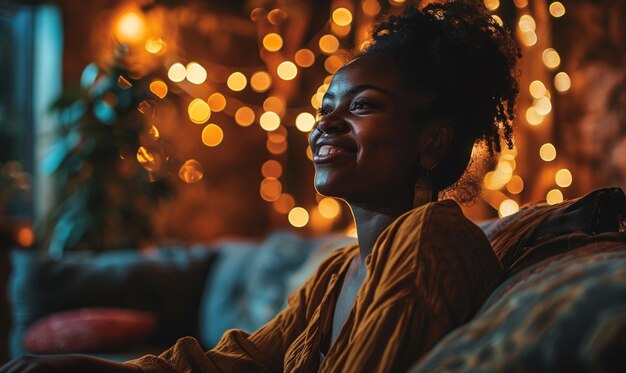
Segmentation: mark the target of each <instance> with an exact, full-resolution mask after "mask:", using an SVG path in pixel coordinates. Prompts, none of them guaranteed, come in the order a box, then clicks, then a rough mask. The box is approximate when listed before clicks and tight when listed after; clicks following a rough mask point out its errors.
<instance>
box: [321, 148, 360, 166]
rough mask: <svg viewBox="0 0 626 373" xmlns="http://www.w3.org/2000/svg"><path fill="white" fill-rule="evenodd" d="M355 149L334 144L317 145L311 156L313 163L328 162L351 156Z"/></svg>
mask: <svg viewBox="0 0 626 373" xmlns="http://www.w3.org/2000/svg"><path fill="white" fill-rule="evenodd" d="M354 154H355V151H353V150H351V149H347V148H344V147H339V146H334V145H321V146H318V147H317V149H316V152H315V154H314V156H313V162H315V163H328V162H332V161H334V160H339V159H342V158H346V157H352V156H353V155H354Z"/></svg>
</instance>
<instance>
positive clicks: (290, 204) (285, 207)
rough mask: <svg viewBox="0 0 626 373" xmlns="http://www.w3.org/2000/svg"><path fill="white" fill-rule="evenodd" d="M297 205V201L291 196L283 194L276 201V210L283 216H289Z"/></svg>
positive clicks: (274, 204)
mask: <svg viewBox="0 0 626 373" xmlns="http://www.w3.org/2000/svg"><path fill="white" fill-rule="evenodd" d="M295 205H296V201H295V200H294V199H293V197H292V196H291V195H290V194H287V193H283V194H281V195H280V197H278V199H277V200H276V201H274V203H273V206H274V210H276V211H277V212H279V213H281V214H287V213H288V212H289V211H291V209H292V208H294V206H295Z"/></svg>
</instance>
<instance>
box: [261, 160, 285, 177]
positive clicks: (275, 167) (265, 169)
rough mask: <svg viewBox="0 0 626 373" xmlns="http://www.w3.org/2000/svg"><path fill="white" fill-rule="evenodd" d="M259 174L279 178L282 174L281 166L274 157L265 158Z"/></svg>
mask: <svg viewBox="0 0 626 373" xmlns="http://www.w3.org/2000/svg"><path fill="white" fill-rule="evenodd" d="M261 174H262V175H263V177H274V178H277V179H278V178H279V177H280V176H281V175H282V174H283V166H281V164H280V162H278V161H277V160H274V159H270V160H267V161H265V162H264V163H263V165H262V166H261Z"/></svg>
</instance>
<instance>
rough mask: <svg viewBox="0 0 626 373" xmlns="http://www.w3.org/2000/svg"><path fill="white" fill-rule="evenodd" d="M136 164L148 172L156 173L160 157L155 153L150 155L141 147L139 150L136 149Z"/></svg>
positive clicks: (149, 152)
mask: <svg viewBox="0 0 626 373" xmlns="http://www.w3.org/2000/svg"><path fill="white" fill-rule="evenodd" d="M137 162H139V164H140V165H142V166H143V168H145V169H146V170H148V171H150V172H153V171H157V170H158V169H159V168H161V156H160V155H158V154H156V153H152V152H151V151H150V150H148V149H147V148H145V147H143V146H140V147H139V149H137Z"/></svg>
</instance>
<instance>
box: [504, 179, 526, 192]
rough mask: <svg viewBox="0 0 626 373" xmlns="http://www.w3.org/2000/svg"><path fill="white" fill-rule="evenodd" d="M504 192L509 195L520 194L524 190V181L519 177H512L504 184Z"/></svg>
mask: <svg viewBox="0 0 626 373" xmlns="http://www.w3.org/2000/svg"><path fill="white" fill-rule="evenodd" d="M506 190H508V191H509V193H511V194H520V193H521V192H522V191H523V190H524V180H522V178H521V177H520V176H519V175H513V177H512V178H511V180H510V181H509V182H508V183H507V184H506Z"/></svg>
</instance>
